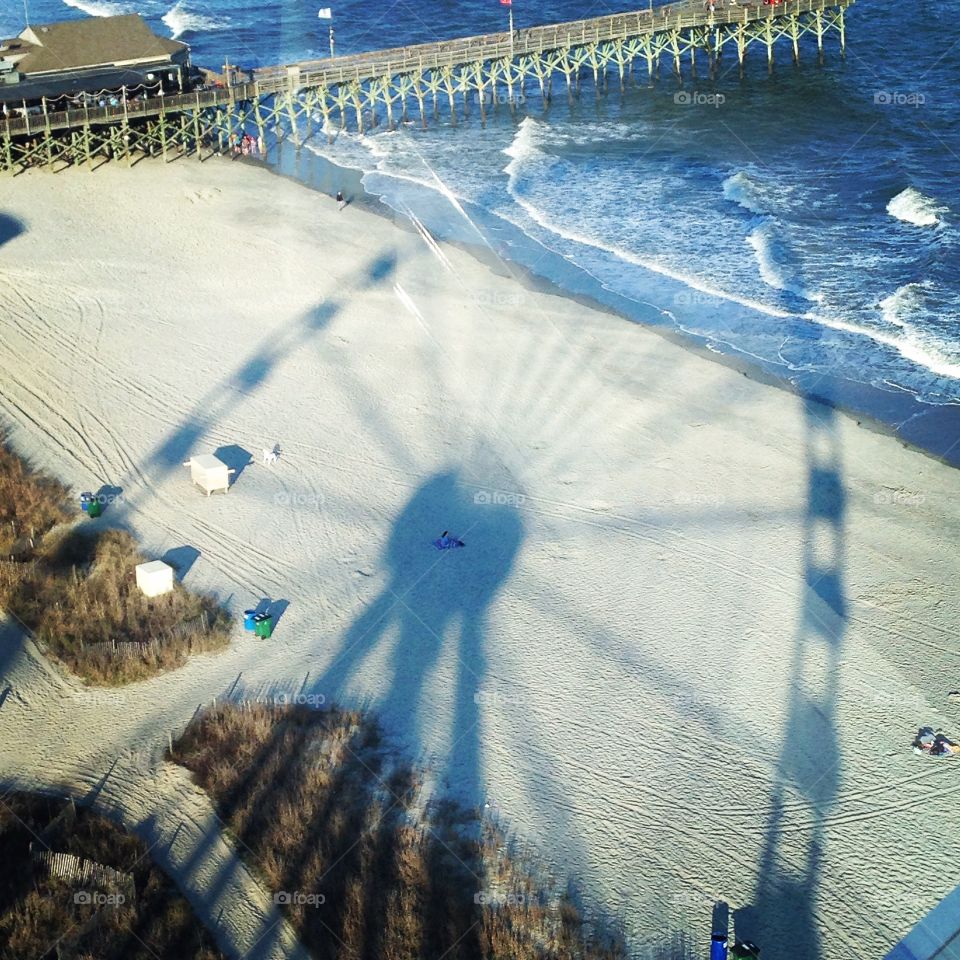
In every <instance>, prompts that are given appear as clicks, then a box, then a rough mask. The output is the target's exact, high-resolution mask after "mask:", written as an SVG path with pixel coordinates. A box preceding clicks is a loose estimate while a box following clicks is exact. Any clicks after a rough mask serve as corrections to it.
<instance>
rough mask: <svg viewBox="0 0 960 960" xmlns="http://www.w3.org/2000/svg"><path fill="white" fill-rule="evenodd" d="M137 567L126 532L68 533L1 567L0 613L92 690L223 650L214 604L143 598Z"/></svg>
mask: <svg viewBox="0 0 960 960" xmlns="http://www.w3.org/2000/svg"><path fill="white" fill-rule="evenodd" d="M143 560H144V558H143V557H142V556H141V554H140V553H139V551H138V550H137V545H136V541H135V540H134V539H133V537H132V536H131V535H130V534H129V533H127V532H125V531H122V530H110V529H107V530H98V531H90V530H89V529H86V528H83V527H79V526H75V527H72V528H70V529H69V530H66V531H63V532H62V534H61V535H59V536H57V535H53V536H50V537H48V538H47V539H46V540H45V541H44V542H43V543H42V544H41V545H40V546H39V547H38V550H37V552H36V555H35V557H34V561H35V562H32V563H29V564H22V565H7V566H6V568H5V570H4V571H3V576H0V607H2V608H4V609H5V610H7V611H8V612H10V613H12V614H13V615H14V616H15V617H16V618H17V619H18V620H20V621H21V622H22V623H24V624H25V625H26V626H27V627H29V628H30V629H31V630H32V631H33V632H34V633H35V634H36V635H37V638H38V639H39V640H40V641H41V642H42V643H43V645H44V646H45V647H46V649H47V651H48V653H49V654H50V655H52V656H53V657H55V658H56V659H57V660H59V661H61V662H62V663H64V664H66V666H68V667H69V668H70V669H71V670H73V671H74V672H76V673H77V674H79V675H80V676H81V677H83V678H84V679H85V680H87V681H89V682H91V683H97V684H122V683H130V682H132V681H134V680H141V679H143V678H145V677H149V676H152V675H153V674H156V673H160V672H162V671H164V670H173V669H175V668H177V667H180V666H182V665H183V664H184V663H186V661H187V658H188V657H189V656H190V655H191V654H195V653H204V652H209V651H214V650H219V649H222V648H223V647H225V646H226V645H227V644H228V643H229V639H230V637H229V631H230V618H229V617H228V615H227V614H226V612H225V611H224V610H223V609H222V608H221V607H220V606H219V605H218V604H217V602H216V600H214V599H213V598H212V597H209V596H204V595H197V594H192V593H190V592H189V591H187V590H185V589H184V588H183V587H182V586H181V585H180V584H175V586H174V589H173V591H172V592H171V593H167V594H164V595H162V596H159V597H154V598H148V597H146V596H144V595H143V593H141V592H140V590H139V589H138V588H137V585H136V580H135V572H134V568H135V567H136V565H137V564H138V563H142V562H143Z"/></svg>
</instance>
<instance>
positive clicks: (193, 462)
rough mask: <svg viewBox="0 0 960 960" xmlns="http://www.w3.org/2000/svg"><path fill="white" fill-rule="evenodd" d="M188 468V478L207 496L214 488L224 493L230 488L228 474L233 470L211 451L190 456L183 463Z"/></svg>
mask: <svg viewBox="0 0 960 960" xmlns="http://www.w3.org/2000/svg"><path fill="white" fill-rule="evenodd" d="M184 466H185V467H189V468H190V479H191V480H192V481H193V482H194V483H195V484H196V485H197V486H198V487H200V489H201V490H205V491H206V494H207V496H208V497H209V496H210V494H211V493H213V491H214V490H222V491H223V492H224V493H226V492H227V491H228V490H229V489H230V474H231V473H234V472H235V471H234V470H232V469H231V468H230V467H228V466H227V465H226V464H225V463H224V462H223V461H222V460H218V459H217V458H216V457H215V456H214V455H213V454H212V453H204V454H201V456H199V457H191V458H190V459H189V460H188V461H187V462H186V463H185V464H184Z"/></svg>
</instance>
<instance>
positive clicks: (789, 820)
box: [734, 398, 847, 960]
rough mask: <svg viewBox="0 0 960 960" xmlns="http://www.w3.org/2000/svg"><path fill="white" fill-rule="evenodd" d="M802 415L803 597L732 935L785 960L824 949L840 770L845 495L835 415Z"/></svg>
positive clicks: (816, 409)
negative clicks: (754, 852) (742, 902)
mask: <svg viewBox="0 0 960 960" xmlns="http://www.w3.org/2000/svg"><path fill="white" fill-rule="evenodd" d="M804 418H805V424H806V435H805V447H806V450H805V454H806V462H807V501H806V510H805V513H804V517H803V526H802V535H803V569H802V572H801V578H802V601H801V608H800V616H799V621H798V624H797V630H796V636H795V639H794V643H793V648H792V652H791V663H790V673H789V676H790V683H789V691H790V693H789V701H788V704H787V711H786V724H785V729H784V732H783V739H782V745H781V748H780V754H779V757H778V759H777V762H776V775H775V781H774V787H773V791H772V796H771V798H770V807H769V813H768V817H767V824H766V828H765V841H764V849H763V853H762V857H761V861H760V869H759V876H758V880H757V886H756V893H755V896H754V902H753V904H752V905H751V906H750V907H746V908H743V909H740V910H738V911H735V913H734V923H735V930H736V936H737V939H739V940H750V941H754V942H756V943H757V944H759V945H760V946H761V947H762V949H763V955H764V956H766V955H767V954H768V952H769V954H770V955H771V956H772V957H780V956H783V957H790V958H791V960H820V958H821V957H822V956H823V955H824V953H823V945H822V943H821V938H820V932H819V930H818V925H817V922H816V906H817V898H818V895H819V887H820V878H821V873H822V866H821V864H822V858H823V849H824V843H825V837H824V825H825V821H826V817H827V815H828V814H829V812H830V809H831V807H832V806H833V804H834V803H835V801H836V799H837V795H838V792H839V786H840V769H841V752H840V747H839V738H838V735H837V719H836V711H837V701H838V693H839V691H838V682H839V666H840V651H841V647H842V644H843V639H844V634H845V632H846V625H847V602H846V597H845V592H844V583H843V572H844V519H845V513H846V492H845V489H844V485H843V472H842V457H841V445H840V439H839V435H838V432H837V425H836V413H835V411H834V410H833V408H832V407H830V406H828V405H826V404H823V403H821V402H819V401H817V400H814V399H810V398H808V399H806V400H805V401H804ZM797 797H799V798H800V799H801V800H802V803H800V804H799V805H798V804H797V803H796V802H794V801H795V799H796V798H797ZM788 801H790V802H788Z"/></svg>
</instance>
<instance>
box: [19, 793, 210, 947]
mask: <svg viewBox="0 0 960 960" xmlns="http://www.w3.org/2000/svg"><path fill="white" fill-rule="evenodd" d="M31 845H32V850H31ZM47 850H49V851H53V852H57V853H68V854H73V855H74V856H76V857H79V858H81V859H84V860H90V861H93V862H94V863H96V864H102V865H104V866H107V867H112V868H114V869H115V870H117V871H120V872H121V873H122V874H127V875H132V891H131V888H130V886H129V885H127V884H122V885H110V884H105V883H103V882H102V881H89V880H88V881H81V880H71V879H66V878H58V877H54V876H51V875H50V874H49V872H48V871H47V870H45V869H44V868H43V866H42V864H39V863H37V861H36V859H35V856H34V854H36V853H37V852H38V851H47ZM148 853H149V851H148V850H147V847H146V845H145V844H144V843H143V841H141V840H140V839H139V838H137V837H135V836H133V835H132V834H129V833H126V832H124V831H123V830H122V829H120V828H119V827H117V826H115V825H114V824H113V823H111V822H110V821H109V820H106V819H104V818H103V817H101V816H99V815H97V814H95V813H93V812H91V811H90V810H87V809H83V808H74V807H73V805H72V804H70V803H69V802H68V801H64V800H55V799H50V798H47V797H39V796H35V795H31V794H25V793H12V794H7V795H6V796H5V797H4V802H3V804H0V863H3V870H2V871H0V960H40V958H56V957H75V958H91V960H92V958H96V960H157V958H165V960H166V958H171V960H172V958H177V960H223V954H221V953H220V951H219V950H218V949H217V947H216V944H215V943H214V941H213V938H212V937H211V936H210V934H209V933H208V932H207V930H206V929H205V928H204V926H203V925H202V924H201V923H200V922H199V920H198V919H197V918H196V917H195V916H194V915H193V913H192V911H191V909H190V906H189V904H188V903H187V901H186V900H185V899H184V898H183V897H182V896H180V894H179V893H178V891H177V889H176V887H175V886H174V884H173V883H172V881H171V880H170V879H169V878H168V877H167V876H166V874H164V873H163V872H162V871H161V870H160V869H159V868H158V867H157V866H156V865H155V864H154V863H153V862H152V861H151V860H150V857H149V856H148ZM124 891H125V892H124ZM131 892H132V896H131V895H130V894H131ZM92 894H96V895H98V896H99V898H100V902H99V903H97V902H87V903H84V902H78V899H81V900H82V899H84V898H87V899H93V898H92V897H91V895H92ZM120 897H122V898H123V902H118V901H119V898H120ZM104 901H105V902H104Z"/></svg>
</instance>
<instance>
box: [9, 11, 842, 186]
mask: <svg viewBox="0 0 960 960" xmlns="http://www.w3.org/2000/svg"><path fill="white" fill-rule="evenodd" d="M851 3H853V0H786V2H782V3H777V4H773V5H756V4H750V5H742V4H736V3H732V2H729V0H714V3H713V9H710V6H711V4H710V3H709V2H708V3H706V4H699V3H696V4H695V3H691V2H682V3H671V4H667V5H665V6H661V7H654V8H651V9H647V10H638V11H634V12H630V13H623V14H616V15H613V16H604V17H594V18H591V19H588V20H577V21H572V22H568V23H559V24H554V25H549V26H540V27H530V28H526V29H522V30H516V31H514V32H513V33H512V34H511V33H493V34H487V35H484V36H477V37H467V38H464V39H459V40H450V41H443V42H439V43H426V44H417V45H414V46H408V47H396V48H394V49H389V50H378V51H374V52H371V53H360V54H354V55H351V56H344V57H335V58H328V59H324V60H310V61H303V62H299V63H294V64H288V65H285V66H278V67H268V68H264V69H259V70H255V71H253V75H252V79H251V81H250V82H248V83H242V84H239V85H235V86H230V87H224V88H215V89H207V90H197V91H194V92H192V93H185V94H178V95H173V96H165V97H156V98H153V99H146V100H144V99H140V100H132V101H129V100H127V99H126V98H125V97H122V96H121V98H120V102H118V103H117V104H116V105H114V106H102V107H101V106H90V105H88V104H86V105H84V106H81V107H77V108H75V109H69V110H62V109H55V108H54V104H52V103H48V102H47V101H43V102H42V104H41V105H40V108H39V110H38V111H37V112H33V113H31V112H29V111H27V110H24V111H22V113H23V115H21V116H8V117H6V118H5V119H4V120H3V123H2V125H0V135H2V143H0V172H8V173H18V172H20V171H22V170H24V169H27V168H28V167H32V166H46V167H49V168H51V169H60V168H62V167H65V166H79V165H82V164H87V165H88V167H90V168H91V169H92V168H94V167H96V166H97V165H98V164H99V163H101V162H105V161H106V160H109V159H126V160H127V161H128V162H132V161H133V159H134V158H135V157H136V156H139V155H144V154H146V155H152V156H158V155H159V156H163V157H164V158H165V159H172V158H174V157H176V156H178V155H182V154H185V153H186V154H193V155H195V156H196V157H198V158H199V159H201V160H202V159H203V158H204V156H205V155H209V154H210V153H212V152H225V151H228V150H230V149H231V148H232V147H233V145H234V144H236V143H237V142H239V140H240V138H242V137H243V136H252V137H254V138H256V139H258V140H259V142H260V143H261V144H263V143H264V142H265V140H266V139H267V138H268V135H273V136H275V137H277V138H280V139H284V138H288V139H291V140H293V142H294V143H296V144H297V145H300V144H301V143H303V142H304V140H306V139H308V138H310V137H313V136H315V135H317V134H320V135H332V134H334V133H335V132H336V131H337V130H338V129H345V128H347V127H348V126H349V127H351V128H353V129H356V130H359V131H361V132H362V131H364V130H367V129H369V128H370V127H372V126H375V125H377V124H379V123H384V122H385V123H386V124H388V125H389V126H390V127H391V128H392V127H393V126H394V125H395V124H397V123H399V122H411V121H415V122H419V123H420V124H421V125H423V126H426V125H427V123H428V118H429V116H430V115H431V114H432V116H433V117H434V118H439V117H440V110H441V106H443V108H444V109H445V110H446V111H447V113H448V116H449V118H450V120H451V122H453V123H456V122H458V115H467V114H468V113H469V110H470V107H471V105H474V106H475V107H476V108H477V110H478V113H479V116H480V119H481V122H484V121H485V120H486V116H487V113H488V111H489V110H490V109H492V108H496V106H497V105H498V104H503V103H506V104H509V105H516V104H517V103H520V102H522V101H523V99H524V98H525V97H526V95H527V90H528V88H529V87H533V88H534V89H536V90H537V91H538V92H539V93H540V95H541V96H542V98H543V100H544V101H545V102H549V101H550V100H551V99H552V98H553V96H554V92H555V91H554V84H555V81H556V82H557V83H558V84H559V86H560V88H561V93H563V92H565V93H566V95H567V96H568V97H570V98H573V97H574V96H576V95H577V93H578V92H579V90H580V83H581V79H582V78H583V77H584V76H587V77H589V78H591V79H592V80H593V88H594V90H595V91H596V92H597V94H598V95H599V94H600V93H601V92H602V91H603V90H604V89H606V88H607V87H608V85H609V83H610V78H611V77H614V78H616V81H617V82H618V83H619V86H620V88H621V89H623V88H625V86H626V84H627V82H628V80H630V78H631V77H632V76H634V74H635V73H636V72H637V71H638V70H639V72H640V74H641V76H643V77H645V78H647V80H650V81H652V80H653V79H654V78H656V77H658V76H659V75H660V72H661V62H662V61H665V62H666V64H667V66H668V69H669V71H670V72H671V73H672V75H673V76H674V77H676V78H677V80H678V81H679V82H680V83H682V82H683V80H684V64H685V63H686V64H687V69H688V72H689V75H690V77H691V78H694V79H695V78H696V77H697V70H698V60H699V62H700V66H701V67H702V68H705V71H706V76H709V77H711V78H714V77H716V76H717V73H718V69H719V67H720V65H721V61H722V60H723V59H724V57H729V56H730V55H731V53H732V54H733V55H735V57H736V64H737V67H738V69H739V72H740V73H741V74H742V73H743V67H744V61H745V58H746V55H747V51H748V49H749V48H750V47H755V46H758V45H759V46H760V47H762V48H763V50H764V53H765V57H766V63H767V65H768V68H769V69H771V70H772V69H773V64H774V48H775V46H776V44H777V43H778V42H781V41H782V42H784V43H785V44H787V45H789V49H790V52H791V57H792V59H793V61H794V62H797V61H798V60H799V58H800V40H801V38H803V37H805V36H809V37H812V38H813V39H815V41H816V49H817V55H818V57H819V58H820V59H822V57H823V53H824V42H825V40H826V39H827V37H828V36H829V35H830V34H836V35H837V37H838V39H839V46H840V50H841V52H843V50H844V49H845V46H846V32H845V31H846V28H845V23H844V11H845V10H846V8H847V7H848V6H849V5H850V4H851ZM412 110H415V111H416V114H415V117H411V116H410V115H409V114H410V111H412Z"/></svg>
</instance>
